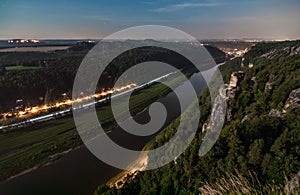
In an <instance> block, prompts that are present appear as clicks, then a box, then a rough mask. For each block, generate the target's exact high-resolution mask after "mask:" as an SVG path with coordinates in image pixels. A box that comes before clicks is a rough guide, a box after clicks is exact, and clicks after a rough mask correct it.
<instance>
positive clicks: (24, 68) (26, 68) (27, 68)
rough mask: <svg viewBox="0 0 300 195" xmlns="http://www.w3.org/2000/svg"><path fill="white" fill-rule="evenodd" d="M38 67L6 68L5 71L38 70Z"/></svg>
mask: <svg viewBox="0 0 300 195" xmlns="http://www.w3.org/2000/svg"><path fill="white" fill-rule="evenodd" d="M39 68H41V67H39V66H7V67H6V70H7V71H10V70H32V69H39Z"/></svg>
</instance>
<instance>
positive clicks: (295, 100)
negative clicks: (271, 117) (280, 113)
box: [284, 88, 300, 111]
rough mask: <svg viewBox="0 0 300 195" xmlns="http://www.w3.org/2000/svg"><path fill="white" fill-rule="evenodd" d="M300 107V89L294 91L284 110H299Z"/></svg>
mask: <svg viewBox="0 0 300 195" xmlns="http://www.w3.org/2000/svg"><path fill="white" fill-rule="evenodd" d="M299 105H300V88H298V89H295V90H293V91H292V92H291V93H290V95H289V97H288V99H287V101H286V102H285V105H284V110H285V111H286V110H289V109H294V108H298V107H299Z"/></svg>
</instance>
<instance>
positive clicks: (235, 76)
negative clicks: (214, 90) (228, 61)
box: [229, 71, 244, 87]
mask: <svg viewBox="0 0 300 195" xmlns="http://www.w3.org/2000/svg"><path fill="white" fill-rule="evenodd" d="M243 77H244V72H243V71H238V72H233V73H232V74H231V76H230V81H229V87H237V85H238V82H239V81H240V79H241V78H243Z"/></svg>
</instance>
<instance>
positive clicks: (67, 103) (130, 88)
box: [0, 71, 177, 130]
mask: <svg viewBox="0 0 300 195" xmlns="http://www.w3.org/2000/svg"><path fill="white" fill-rule="evenodd" d="M176 72H177V71H175V72H171V73H168V74H166V75H163V76H161V77H158V78H156V79H153V80H151V81H149V82H147V83H144V84H142V85H136V84H129V85H126V86H123V87H120V88H114V89H110V90H107V91H105V92H101V93H97V94H93V95H90V96H86V97H82V98H78V99H75V100H71V99H68V100H65V101H62V102H57V103H55V104H53V105H42V106H35V107H31V108H26V109H25V111H20V112H21V113H19V115H18V116H19V117H20V116H21V117H22V116H26V115H28V113H31V116H32V115H33V114H38V113H40V112H46V111H48V110H49V109H51V108H60V107H63V106H71V105H72V104H73V103H80V102H84V101H87V100H92V99H94V98H97V99H99V98H101V97H103V96H107V95H110V94H111V97H110V98H117V97H120V96H122V95H125V94H127V93H130V92H132V91H134V90H137V89H141V88H143V87H145V86H147V85H149V84H152V83H154V82H158V81H159V80H162V79H164V78H167V77H169V76H170V75H172V74H175V73H176ZM124 90H125V91H124ZM114 93H115V94H114ZM107 99H108V97H104V98H101V99H99V100H97V101H93V102H90V103H86V104H82V105H81V106H80V107H76V108H74V110H76V109H82V108H87V107H90V106H94V105H95V104H97V103H102V102H105V101H106V100H107ZM72 109H73V108H67V109H65V110H62V111H58V112H55V113H51V114H47V115H43V116H38V117H34V118H31V119H26V120H25V121H21V122H17V123H13V124H8V125H3V126H0V130H4V129H7V128H17V127H21V126H24V125H27V124H30V123H37V122H42V121H47V120H51V119H55V118H56V117H59V116H61V115H64V114H68V113H71V111H72ZM23 112H24V113H23ZM26 112H27V114H25V113H26ZM28 116H29V115H28ZM21 117H20V118H21ZM23 118H28V117H23Z"/></svg>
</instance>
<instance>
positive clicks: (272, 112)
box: [269, 109, 282, 118]
mask: <svg viewBox="0 0 300 195" xmlns="http://www.w3.org/2000/svg"><path fill="white" fill-rule="evenodd" d="M269 116H271V117H275V118H281V117H282V112H281V111H279V110H277V109H271V110H270V112H269Z"/></svg>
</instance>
